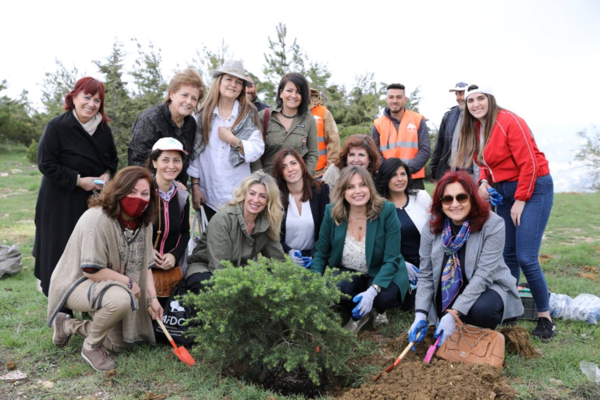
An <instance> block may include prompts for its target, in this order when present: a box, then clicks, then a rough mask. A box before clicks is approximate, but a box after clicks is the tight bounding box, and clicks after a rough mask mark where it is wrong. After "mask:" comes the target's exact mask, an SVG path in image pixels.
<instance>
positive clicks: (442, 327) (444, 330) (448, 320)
mask: <svg viewBox="0 0 600 400" xmlns="http://www.w3.org/2000/svg"><path fill="white" fill-rule="evenodd" d="M455 329H456V319H454V316H453V315H452V314H450V313H447V314H446V315H444V316H443V317H442V319H441V320H440V322H438V324H437V328H436V329H435V333H434V334H433V336H434V337H435V338H436V339H437V338H438V337H439V336H440V335H442V338H441V339H440V341H439V342H438V347H440V346H441V345H442V343H444V342H445V341H446V339H448V338H449V337H450V336H452V334H453V333H454V330H455Z"/></svg>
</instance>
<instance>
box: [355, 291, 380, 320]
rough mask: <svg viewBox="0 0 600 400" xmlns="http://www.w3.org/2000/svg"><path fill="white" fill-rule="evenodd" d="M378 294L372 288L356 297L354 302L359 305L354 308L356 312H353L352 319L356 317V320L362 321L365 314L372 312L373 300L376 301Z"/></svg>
mask: <svg viewBox="0 0 600 400" xmlns="http://www.w3.org/2000/svg"><path fill="white" fill-rule="evenodd" d="M377 294H378V293H377V290H375V288H374V287H373V286H371V287H369V288H368V289H367V290H365V291H364V292H362V293H359V294H357V295H356V296H354V298H353V299H352V301H353V302H355V303H358V305H357V306H356V307H354V310H352V317H354V319H361V318H362V317H363V316H364V315H365V314H368V313H369V312H371V309H372V308H373V300H375V297H377ZM359 302H360V303H359Z"/></svg>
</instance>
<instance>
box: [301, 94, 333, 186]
mask: <svg viewBox="0 0 600 400" xmlns="http://www.w3.org/2000/svg"><path fill="white" fill-rule="evenodd" d="M308 109H309V110H310V112H311V113H312V115H313V116H314V117H315V122H316V124H317V137H318V139H319V159H318V160H317V166H316V168H315V178H317V179H318V178H321V177H322V176H323V174H324V173H325V170H326V169H327V167H329V166H330V165H331V164H333V163H335V162H336V161H337V158H338V156H339V154H340V133H339V132H338V128H337V125H336V124H335V120H334V119H333V115H331V112H330V111H329V110H328V109H327V107H325V106H324V105H323V98H322V97H321V94H320V93H319V91H318V90H315V89H310V102H309V103H308Z"/></svg>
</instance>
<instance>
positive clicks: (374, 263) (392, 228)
mask: <svg viewBox="0 0 600 400" xmlns="http://www.w3.org/2000/svg"><path fill="white" fill-rule="evenodd" d="M332 208H333V204H329V205H327V207H326V208H325V219H324V220H323V224H322V225H321V231H320V233H319V240H318V241H317V246H316V251H315V254H314V256H313V260H312V265H311V267H310V270H311V271H312V272H315V273H321V274H322V273H323V271H325V268H326V267H327V266H329V267H331V268H339V267H341V266H342V265H340V263H341V262H342V252H343V251H344V242H345V240H346V230H347V229H348V223H347V222H344V223H342V224H341V225H339V226H338V225H336V223H335V221H334V220H333V216H332V215H331V210H332ZM365 240H366V244H365V250H366V256H367V267H368V269H369V276H372V277H374V278H375V279H374V280H373V283H374V284H376V285H379V286H381V287H383V288H387V287H388V286H389V285H390V283H391V282H394V283H395V284H396V285H398V287H399V288H400V294H401V295H402V300H403V301H404V296H405V294H406V292H407V291H408V274H407V272H406V265H405V264H404V258H403V257H402V254H400V221H399V220H398V217H397V215H396V208H395V207H394V205H393V204H392V203H390V202H388V201H386V202H385V203H384V205H383V209H382V210H381V214H380V215H379V218H377V219H375V220H373V221H367V236H366V238H365Z"/></svg>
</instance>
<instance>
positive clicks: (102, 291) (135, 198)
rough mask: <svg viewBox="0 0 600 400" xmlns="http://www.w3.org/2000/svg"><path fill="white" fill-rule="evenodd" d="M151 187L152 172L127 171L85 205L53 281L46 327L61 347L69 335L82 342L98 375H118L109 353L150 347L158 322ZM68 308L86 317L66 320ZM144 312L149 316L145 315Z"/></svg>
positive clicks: (84, 354) (159, 309)
mask: <svg viewBox="0 0 600 400" xmlns="http://www.w3.org/2000/svg"><path fill="white" fill-rule="evenodd" d="M156 202H157V199H156V188H155V184H154V180H153V179H152V175H150V172H149V171H148V170H147V169H145V168H142V167H127V168H124V169H123V170H122V171H120V172H119V173H118V174H117V175H116V176H115V177H114V179H113V180H112V181H111V182H110V183H109V184H108V185H107V186H106V187H105V188H104V190H103V191H102V193H101V194H100V196H99V197H98V198H91V199H90V200H89V206H90V209H89V210H87V211H86V212H85V213H84V214H83V215H82V216H81V218H80V219H79V222H78V223H77V225H76V226H75V230H74V231H73V233H72V234H71V238H70V239H69V242H68V243H67V247H66V249H65V252H64V253H63V255H62V257H61V259H60V261H59V262H58V265H57V266H56V269H55V270H54V273H53V274H52V279H51V281H50V291H49V296H48V325H49V326H52V328H53V331H54V333H53V336H52V340H53V342H54V344H55V345H56V346H58V347H64V346H66V345H67V344H68V343H69V340H70V338H71V335H73V334H78V335H80V336H83V337H84V338H85V340H84V342H83V347H82V349H81V356H82V357H83V359H84V360H86V361H87V362H88V363H89V364H90V365H91V366H92V368H94V369H95V370H96V371H109V370H111V369H113V368H115V363H114V361H113V360H112V359H111V357H110V355H109V354H108V351H107V350H112V351H114V352H118V351H121V350H123V349H126V348H130V347H132V346H134V345H136V344H139V343H144V342H145V343H150V344H152V345H154V344H155V340H154V333H153V329H152V321H151V316H150V315H154V316H155V318H157V319H162V317H163V309H162V307H161V306H160V304H159V302H158V300H157V298H156V291H155V288H154V279H153V277H152V270H151V269H150V268H151V267H153V266H154V250H153V247H152V221H154V219H155V218H156V214H155V213H156V208H157V207H156ZM63 306H65V307H67V308H68V309H71V310H75V311H83V312H89V313H90V314H91V316H92V320H91V321H89V320H86V321H84V320H80V319H75V318H71V317H70V316H69V315H68V314H65V313H62V312H60V310H61V308H62V307H63ZM146 306H147V310H146Z"/></svg>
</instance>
